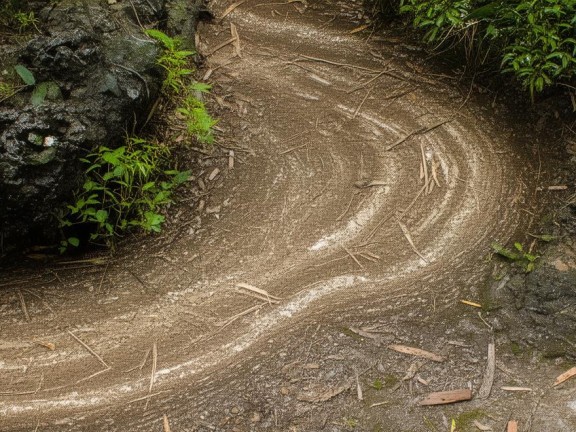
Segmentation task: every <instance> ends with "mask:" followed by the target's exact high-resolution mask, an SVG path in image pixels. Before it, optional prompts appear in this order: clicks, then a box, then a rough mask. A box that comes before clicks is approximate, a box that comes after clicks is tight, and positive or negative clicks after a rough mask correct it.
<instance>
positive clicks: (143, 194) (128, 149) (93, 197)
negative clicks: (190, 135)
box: [61, 137, 190, 250]
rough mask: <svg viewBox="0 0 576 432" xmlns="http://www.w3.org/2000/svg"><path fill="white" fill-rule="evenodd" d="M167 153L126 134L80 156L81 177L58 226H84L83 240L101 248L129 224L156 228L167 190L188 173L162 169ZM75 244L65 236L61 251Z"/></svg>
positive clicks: (169, 194)
mask: <svg viewBox="0 0 576 432" xmlns="http://www.w3.org/2000/svg"><path fill="white" fill-rule="evenodd" d="M169 155H170V150H169V148H168V147H166V146H164V145H161V144H159V143H155V142H148V141H146V140H144V139H141V138H135V137H132V138H129V139H128V140H127V142H126V145H124V146H121V147H118V148H117V149H110V148H108V147H105V146H101V147H99V148H98V150H97V151H95V152H94V153H91V154H89V155H88V156H87V157H86V158H84V159H81V161H82V162H83V163H84V164H86V167H87V168H86V179H85V181H84V184H83V186H82V189H81V190H80V191H79V192H78V193H77V194H76V197H75V201H74V203H73V204H71V205H69V206H68V208H67V213H66V214H65V215H64V216H63V217H62V218H61V226H62V228H64V229H65V230H66V229H67V228H70V227H72V226H74V225H78V224H81V225H83V226H88V227H89V231H90V235H89V241H90V242H92V243H96V244H104V245H107V246H113V239H114V238H115V237H119V236H121V235H123V234H124V233H125V232H127V231H128V230H130V229H133V228H140V229H142V230H144V231H145V232H159V231H160V230H161V226H162V224H163V223H164V221H165V218H164V216H163V215H162V214H161V213H160V212H161V209H162V207H164V206H166V205H168V204H170V203H171V202H172V192H173V190H174V189H175V188H176V187H177V186H178V185H180V184H182V183H183V182H185V181H186V180H187V179H188V177H189V175H190V172H188V171H178V170H173V169H164V168H163V167H165V166H167V164H168V160H169V159H168V157H169ZM78 244H79V241H78V239H77V237H67V239H66V240H63V242H62V244H61V246H62V250H65V249H66V248H67V247H69V246H78Z"/></svg>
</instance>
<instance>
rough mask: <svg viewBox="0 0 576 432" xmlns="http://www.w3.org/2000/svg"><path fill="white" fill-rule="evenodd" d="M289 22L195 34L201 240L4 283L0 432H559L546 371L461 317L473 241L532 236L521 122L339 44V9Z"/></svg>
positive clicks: (480, 260) (489, 276) (394, 48)
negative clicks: (215, 143) (441, 395)
mask: <svg viewBox="0 0 576 432" xmlns="http://www.w3.org/2000/svg"><path fill="white" fill-rule="evenodd" d="M309 3H310V4H308V7H305V5H304V3H300V2H279V3H266V2H261V1H255V0H249V1H246V2H244V3H243V4H241V5H240V6H239V7H237V8H236V9H235V10H234V11H232V12H231V13H229V14H228V16H227V17H226V18H225V19H224V20H221V21H220V20H218V21H217V22H215V23H212V24H203V25H202V26H201V28H200V32H199V42H200V43H199V48H200V49H201V51H202V52H203V53H204V54H205V55H206V57H207V60H206V66H205V67H206V71H211V77H210V79H211V80H213V81H214V82H215V83H216V84H217V88H216V90H215V95H216V97H217V101H218V104H219V105H220V106H221V107H222V110H223V114H222V116H221V122H220V124H219V127H220V129H221V137H220V141H221V144H222V145H223V146H226V147H227V149H228V150H232V151H233V153H232V154H233V157H231V158H230V159H231V160H230V165H226V166H222V167H220V168H221V169H220V173H216V172H215V171H214V170H213V169H206V170H205V173H204V177H203V181H204V182H206V183H210V182H218V181H219V182H220V184H221V187H218V188H215V189H213V192H212V194H211V196H210V197H209V199H208V202H207V203H206V205H205V208H204V209H203V210H200V211H201V212H202V214H203V218H204V221H205V223H204V226H203V229H202V230H199V231H194V230H193V229H191V228H190V224H188V223H186V222H184V223H182V225H181V226H180V227H176V228H174V229H173V230H172V231H171V232H169V233H167V234H165V235H163V236H162V237H160V238H159V239H152V240H144V241H141V242H137V243H135V245H134V246H130V247H127V246H125V247H124V248H123V250H122V251H121V253H119V254H118V256H116V257H115V260H114V261H113V262H109V263H108V264H106V265H103V266H94V265H91V264H89V263H88V264H87V263H82V262H79V263H78V264H77V265H75V266H70V265H69V266H64V267H54V266H51V267H50V266H49V268H42V269H40V270H37V271H30V270H28V271H26V272H24V271H14V272H13V273H11V274H8V275H7V276H6V277H5V278H4V279H3V281H2V282H1V285H0V286H2V291H0V331H1V337H0V379H1V386H0V417H1V421H0V429H1V430H3V431H17V430H22V431H24V430H38V431H67V430H69V431H76V430H106V431H136V430H138V431H159V430H162V428H164V430H167V429H166V426H165V425H163V424H164V423H163V422H165V421H167V422H169V424H170V428H171V430H173V431H192V430H194V431H212V430H218V431H248V430H277V431H320V430H326V431H344V430H359V431H378V430H380V431H429V430H433V431H441V430H442V431H445V430H449V423H450V421H451V419H456V420H457V422H458V424H459V425H460V426H461V429H459V430H463V431H464V430H477V429H476V427H475V426H473V422H474V421H476V422H479V423H480V424H483V425H486V426H490V427H492V429H493V430H504V428H505V425H506V422H507V421H508V420H509V419H512V418H513V419H516V420H518V421H519V422H520V425H521V427H522V429H521V430H532V431H570V430H576V395H575V394H574V389H573V387H570V386H566V387H564V388H563V387H560V388H554V389H553V388H552V383H553V381H554V378H555V377H556V376H557V375H558V374H559V373H561V372H562V371H563V370H565V365H558V364H555V363H553V362H551V361H540V360H539V359H537V358H536V357H534V356H532V355H531V353H530V352H517V351H518V350H517V349H516V350H515V349H514V347H515V345H514V341H511V340H510V339H509V338H508V337H507V336H506V331H505V329H504V330H503V329H501V328H499V324H498V320H497V318H495V317H494V316H493V315H491V313H490V311H489V310H486V309H477V308H474V307H472V306H468V305H465V304H463V303H461V300H463V299H465V300H471V301H480V300H481V298H482V293H483V292H484V290H486V288H487V287H488V288H490V287H494V286H496V287H497V286H498V284H499V281H498V280H496V279H498V277H499V276H501V275H502V273H503V272H505V271H506V269H505V268H504V267H502V266H501V265H500V264H499V263H496V262H494V261H492V262H488V261H487V260H486V257H487V254H488V252H489V251H490V244H491V243H492V242H494V241H497V242H500V243H502V244H506V243H509V241H510V240H511V239H514V238H516V237H515V236H516V234H517V233H519V232H526V231H527V230H528V229H529V227H530V224H531V223H533V221H534V218H535V217H536V218H537V215H538V208H537V205H536V204H535V199H534V197H535V192H534V191H535V189H536V187H537V186H540V185H542V184H544V182H545V181H546V179H545V178H544V177H543V176H542V177H541V176H540V175H539V174H538V166H537V165H538V164H537V163H536V164H533V162H534V159H533V156H532V153H531V152H530V148H531V147H530V145H531V144H533V143H532V142H529V139H528V137H526V134H525V130H524V127H523V126H522V123H521V122H518V121H516V120H515V119H514V118H513V117H511V116H509V115H502V114H501V112H499V111H498V110H499V108H498V106H492V105H491V104H490V101H485V100H481V99H479V100H476V98H474V97H472V98H467V95H466V94H461V93H460V92H459V91H458V90H457V88H456V86H454V85H453V82H452V81H450V80H443V79H441V78H440V77H438V76H436V75H435V74H434V73H432V72H430V71H427V70H426V69H425V68H419V67H418V66H416V65H415V64H414V63H413V62H412V61H411V60H410V59H411V56H410V55H408V54H407V48H406V47H402V46H400V44H399V41H398V40H396V39H394V38H393V37H392V36H390V37H385V36H375V35H373V36H372V37H371V38H370V39H368V35H369V32H364V33H362V32H359V33H354V32H351V30H353V29H354V28H356V27H357V26H358V23H355V22H353V20H351V19H350V17H351V16H355V15H356V13H357V10H358V9H354V8H350V9H348V6H347V5H346V4H342V5H337V4H334V5H329V4H328V5H326V4H324V2H322V5H320V4H313V3H312V2H309ZM230 4H231V3H227V2H224V1H215V2H213V3H212V5H211V7H212V8H213V9H214V11H215V14H216V16H218V17H219V16H221V15H222V14H223V13H224V12H225V11H226V8H227V7H228V6H229V5H230ZM348 10H349V13H350V15H347V13H348V12H347V11H348ZM231 32H232V33H231ZM231 34H232V35H236V34H237V35H238V38H237V40H236V42H234V43H228V44H225V43H226V42H227V41H228V42H229V41H230V39H231ZM219 47H221V48H219ZM215 104H216V102H215ZM228 150H226V151H228ZM232 161H234V166H233V167H232V164H231V162H232ZM544 162H545V161H544ZM534 165H535V166H534ZM231 168H233V169H231ZM206 210H208V213H206ZM196 216H197V213H192V214H190V215H185V216H184V219H185V220H186V218H188V219H189V220H192V219H194V218H195V217H196ZM495 272H496V273H498V272H500V273H498V274H496V276H495ZM497 276H498V277H497ZM23 304H25V305H26V310H25V313H23V311H22V308H21V306H22V305H23ZM27 318H28V319H27ZM491 342H494V343H495V346H496V368H495V377H494V381H493V383H490V382H489V381H490V380H488V383H485V385H484V387H483V390H482V391H480V389H481V386H482V383H483V381H486V380H485V372H486V368H487V349H488V344H489V343H491ZM392 344H394V345H405V346H410V347H417V348H420V349H423V350H426V351H428V352H432V353H435V354H437V356H436V357H434V358H430V356H428V357H426V356H425V357H415V356H412V355H408V354H404V353H399V352H397V351H394V350H392V349H390V345H392ZM438 357H440V358H438ZM434 360H436V361H434ZM487 385H488V387H489V388H488V390H491V391H489V393H488V394H486V386H487ZM502 386H514V387H529V388H530V389H531V391H523V392H518V391H515V392H510V391H506V390H503V389H502V388H501V387H502ZM468 388H470V389H472V393H473V395H474V398H473V399H472V400H471V401H466V402H462V403H460V404H455V405H445V406H437V407H423V406H420V405H419V404H418V402H419V401H420V400H421V399H422V398H423V397H424V396H425V395H427V394H428V393H430V392H434V391H442V390H454V389H468ZM482 396H483V397H482ZM164 415H166V419H163V416H164ZM528 427H530V428H531V429H528Z"/></svg>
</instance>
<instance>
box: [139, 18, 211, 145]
mask: <svg viewBox="0 0 576 432" xmlns="http://www.w3.org/2000/svg"><path fill="white" fill-rule="evenodd" d="M146 34H147V35H148V36H150V37H152V38H153V39H155V40H157V41H158V42H160V44H161V45H162V47H163V49H164V52H163V54H162V56H161V57H160V58H159V59H158V64H159V65H160V66H162V67H163V68H164V69H165V70H166V78H165V79H164V84H163V88H164V90H165V91H169V92H171V93H172V95H173V96H176V99H177V100H178V101H179V105H178V106H177V108H176V112H177V113H178V114H179V115H180V116H181V117H182V118H183V119H184V122H185V123H186V131H187V133H188V134H189V135H191V136H194V137H196V139H197V140H198V141H199V142H200V143H201V144H204V145H210V144H212V143H213V142H214V135H213V133H212V127H213V126H214V125H215V124H216V123H217V120H214V119H213V118H212V117H211V116H210V114H209V113H208V111H207V110H206V107H205V105H204V103H203V102H202V101H201V100H200V97H199V95H200V94H202V93H207V92H209V91H210V88H211V87H210V86H209V85H208V84H204V83H199V82H194V81H192V82H190V80H189V79H188V78H189V76H190V75H191V74H192V73H193V69H190V68H189V67H188V64H189V62H190V57H191V56H192V55H194V54H195V53H194V52H193V51H182V50H180V45H181V41H180V40H179V39H177V38H171V37H169V36H168V35H166V34H165V33H162V32H161V31H159V30H154V29H152V30H147V31H146Z"/></svg>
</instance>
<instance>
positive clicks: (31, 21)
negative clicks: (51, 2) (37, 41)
mask: <svg viewBox="0 0 576 432" xmlns="http://www.w3.org/2000/svg"><path fill="white" fill-rule="evenodd" d="M14 19H15V20H16V22H17V23H18V27H19V28H18V30H19V31H20V32H23V31H26V30H28V29H29V28H30V27H34V28H35V29H36V30H37V31H38V32H40V30H39V29H38V25H37V24H38V19H37V18H36V16H35V15H34V11H30V12H16V13H15V14H14Z"/></svg>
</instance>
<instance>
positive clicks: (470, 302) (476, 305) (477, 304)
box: [460, 300, 482, 308]
mask: <svg viewBox="0 0 576 432" xmlns="http://www.w3.org/2000/svg"><path fill="white" fill-rule="evenodd" d="M460 303H462V304H465V305H468V306H472V307H477V308H481V307H482V305H481V304H480V303H474V302H472V301H469V300H460Z"/></svg>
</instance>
